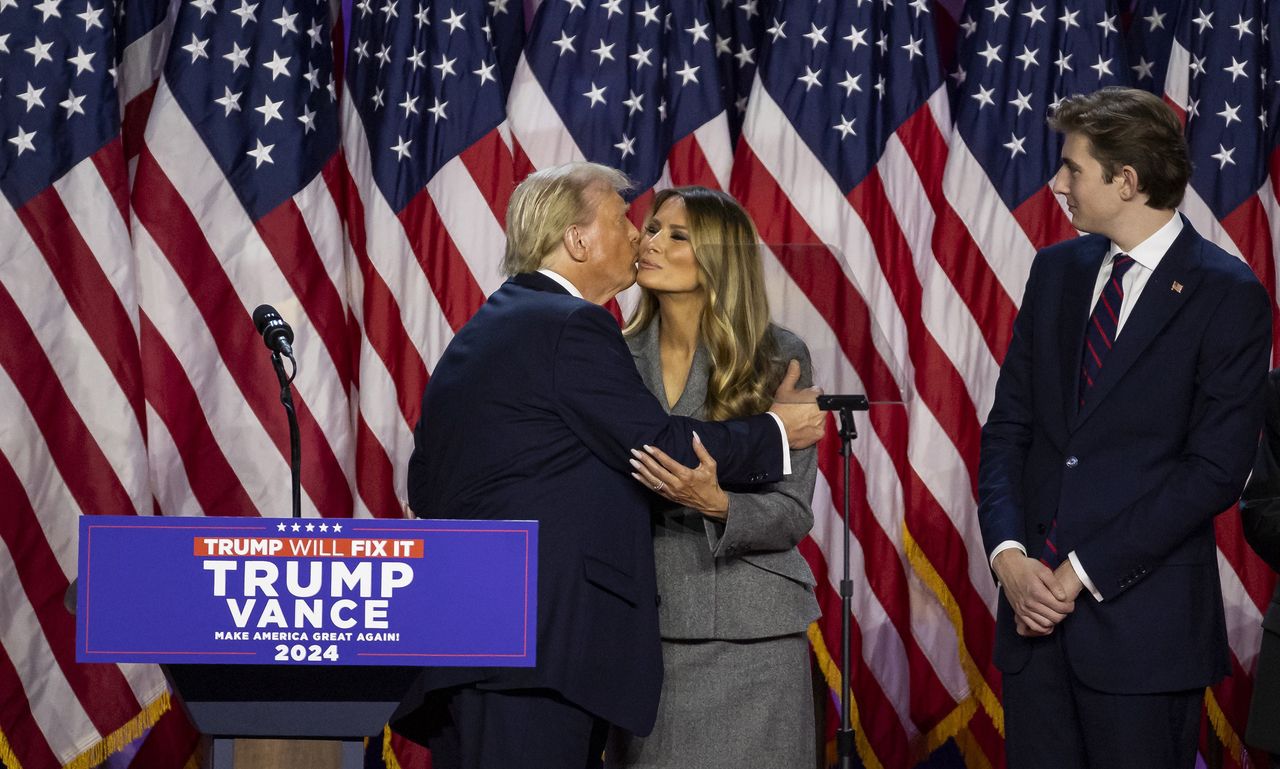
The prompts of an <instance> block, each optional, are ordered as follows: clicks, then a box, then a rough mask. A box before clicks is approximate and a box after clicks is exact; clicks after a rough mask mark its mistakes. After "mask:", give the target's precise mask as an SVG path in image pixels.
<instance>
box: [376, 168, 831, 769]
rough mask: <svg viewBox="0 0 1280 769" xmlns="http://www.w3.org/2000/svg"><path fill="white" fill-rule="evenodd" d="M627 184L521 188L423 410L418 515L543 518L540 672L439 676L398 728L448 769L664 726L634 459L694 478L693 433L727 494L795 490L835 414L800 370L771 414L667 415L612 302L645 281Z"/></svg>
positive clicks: (583, 181)
mask: <svg viewBox="0 0 1280 769" xmlns="http://www.w3.org/2000/svg"><path fill="white" fill-rule="evenodd" d="M626 185H627V180H626V177H624V176H623V175H622V174H621V173H619V172H617V171H614V170H612V169H608V168H605V167H603V166H598V165H594V164H589V163H576V164H570V165H568V166H562V167H559V168H553V169H548V170H545V171H540V172H538V173H536V174H534V175H532V176H530V177H529V178H528V179H526V180H525V181H524V182H522V183H521V184H520V186H519V187H517V189H516V190H515V192H514V194H513V195H512V198H511V203H510V206H509V208H508V211H507V240H508V243H507V252H506V256H505V258H504V269H505V271H506V272H507V274H509V275H512V276H513V277H512V278H511V279H510V280H508V281H507V282H506V283H505V284H504V285H503V286H502V287H501V288H500V289H499V290H498V291H496V292H495V293H494V294H493V296H491V297H490V298H489V300H488V301H487V302H486V303H485V305H484V306H483V307H482V308H481V309H480V310H479V311H478V312H477V313H476V314H475V316H474V317H473V318H472V319H471V320H470V321H469V322H468V323H467V324H466V326H464V327H463V328H462V330H461V331H459V332H458V334H457V336H456V337H455V338H454V339H453V341H452V342H451V343H450V344H449V346H448V348H447V349H446V350H445V353H444V356H443V357H442V358H441V359H440V362H439V364H438V365H437V366H436V368H435V371H434V372H433V373H432V377H431V381H430V383H429V384H428V386H427V389H426V393H425V394H424V395H423V400H422V416H421V421H420V422H419V423H418V427H417V429H416V431H415V433H414V451H413V456H412V458H411V459H410V461H409V505H410V507H411V508H412V509H413V511H414V513H416V514H417V515H419V516H422V517H428V518H484V519H536V520H537V521H538V522H539V528H538V540H539V541H538V551H539V552H538V558H539V560H538V620H537V665H536V667H532V668H429V669H427V670H426V671H425V672H424V674H423V676H422V678H421V680H420V682H419V685H420V691H421V692H422V693H423V694H425V706H424V707H423V708H421V709H420V710H419V712H417V713H416V714H414V715H412V716H410V717H408V718H406V719H402V720H400V721H399V722H398V723H397V726H398V728H400V729H401V730H402V731H405V732H407V733H409V735H410V736H414V737H417V738H419V739H425V741H426V742H427V744H428V745H429V747H430V748H431V749H432V755H433V761H434V765H435V766H437V767H442V768H444V769H448V768H449V767H462V768H465V769H490V768H491V769H505V768H506V767H514V766H519V767H547V768H548V769H551V768H552V767H554V768H555V769H565V768H570V769H578V767H585V766H595V765H598V764H599V762H600V756H601V751H602V749H603V745H604V738H605V736H606V734H607V727H608V725H609V724H615V725H617V726H620V727H622V728H624V729H627V730H629V731H632V732H635V733H637V734H647V733H648V732H649V730H650V729H651V728H652V725H653V720H654V716H655V713H656V709H657V701H658V692H659V690H660V688H661V682H662V660H661V652H660V645H659V638H658V620H657V603H658V599H659V597H658V595H657V591H656V587H655V577H654V563H653V545H652V541H651V536H650V529H649V525H650V524H649V521H650V518H649V507H650V502H651V497H650V495H649V494H648V491H647V490H646V489H645V488H644V487H643V486H641V485H639V484H637V483H636V482H635V481H634V480H632V478H631V476H630V473H631V470H632V466H631V451H632V450H634V449H638V448H640V447H642V446H646V445H652V446H657V447H659V448H661V449H662V450H663V451H666V452H668V453H671V454H673V455H674V456H676V457H678V458H679V461H681V462H683V463H684V464H686V465H696V464H698V463H697V460H696V456H695V455H694V453H693V450H692V444H691V436H692V433H693V432H694V431H695V430H696V431H697V433H698V435H699V436H700V437H701V439H702V442H703V443H704V444H705V445H706V447H707V449H708V450H709V451H710V452H711V453H712V454H713V455H714V456H715V457H716V458H717V463H718V467H719V472H720V474H721V477H722V478H724V479H725V480H726V481H737V482H742V483H765V482H772V481H776V480H778V479H780V478H781V476H782V475H783V474H784V473H785V472H789V468H785V467H784V464H786V462H787V460H786V456H785V455H786V453H787V452H786V450H785V449H786V448H787V445H788V443H789V444H790V445H791V447H793V448H799V447H803V446H808V445H812V444H813V443H815V442H816V441H817V440H818V439H819V438H820V437H821V434H822V426H823V421H824V420H823V419H822V415H821V413H820V412H819V411H818V409H817V406H816V404H815V403H813V401H814V395H815V394H816V393H815V392H810V391H803V392H802V393H796V391H795V390H794V383H795V380H796V374H798V367H795V370H794V371H793V376H791V377H789V379H788V381H787V382H784V383H783V387H782V388H780V389H779V391H778V394H777V395H776V396H775V397H776V398H778V399H779V400H783V399H799V398H801V397H804V398H807V400H808V403H804V404H801V403H786V404H784V403H775V404H774V407H773V409H772V410H771V412H770V413H768V414H762V415H757V416H754V417H751V418H747V419H741V420H733V421H729V422H721V423H706V422H700V421H696V420H693V419H689V418H684V417H676V416H669V415H668V414H667V413H666V412H665V411H664V410H663V409H662V407H661V406H660V405H659V404H658V402H657V401H656V400H655V399H654V398H653V396H652V395H650V393H649V391H648V389H647V388H646V387H645V385H644V382H643V381H642V380H641V378H640V374H639V373H638V372H637V371H636V368H635V364H634V363H633V361H632V358H631V352H630V350H629V349H628V348H627V345H626V343H625V342H624V341H623V338H622V334H621V332H620V330H619V328H618V324H617V322H616V321H615V320H614V318H613V316H612V315H611V314H610V313H609V312H608V311H607V310H605V309H604V308H603V307H601V306H600V305H602V304H604V303H605V302H607V301H608V300H609V299H611V298H612V297H613V296H614V295H615V294H617V293H618V292H619V291H621V290H623V289H625V288H627V287H628V286H630V285H631V283H632V282H633V281H634V280H635V261H636V253H637V248H638V246H639V233H638V232H637V230H636V228H635V226H634V225H632V224H631V222H630V220H628V219H627V216H626V213H627V205H626V203H625V202H624V200H623V199H622V197H621V196H620V195H619V190H621V189H624V188H625V187H626Z"/></svg>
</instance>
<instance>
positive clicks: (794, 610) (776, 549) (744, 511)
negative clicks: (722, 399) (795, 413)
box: [627, 318, 819, 640]
mask: <svg viewBox="0 0 1280 769" xmlns="http://www.w3.org/2000/svg"><path fill="white" fill-rule="evenodd" d="M659 322H660V321H659V320H658V319H657V318H655V319H654V321H653V322H652V323H650V324H649V327H648V328H646V329H644V330H643V331H641V332H639V333H638V334H635V335H633V336H631V337H628V338H627V344H628V346H629V347H630V348H631V353H632V355H633V356H634V357H635V363H636V368H637V369H638V370H639V371H640V376H641V377H643V379H644V382H645V384H646V385H647V386H648V387H649V390H650V391H651V392H653V393H654V394H655V395H656V396H657V398H658V400H659V402H661V403H662V405H663V407H664V408H667V409H668V410H669V411H670V412H671V413H674V414H677V415H683V416H691V417H701V416H702V415H703V409H702V406H703V401H704V400H706V394H707V377H708V370H709V364H710V358H709V355H708V353H707V351H706V349H705V348H704V347H703V346H702V345H699V346H698V349H697V351H696V352H695V353H694V356H693V363H692V365H691V367H690V371H689V379H688V381H687V382H686V383H685V387H684V392H683V393H681V395H680V399H679V401H677V402H676V404H675V406H674V407H670V406H669V402H668V400H667V397H666V391H665V388H664V387H663V383H662V362H661V358H660V356H659V352H658V328H659ZM769 331H770V333H772V334H773V335H774V339H775V340H776V341H777V342H778V347H779V350H780V353H781V357H782V360H783V361H784V362H785V361H787V360H789V359H791V358H795V359H796V360H798V361H799V362H800V366H801V377H800V384H799V386H800V387H807V386H809V385H810V384H811V382H812V379H813V371H812V367H811V364H810V360H809V350H808V348H807V347H805V345H804V342H802V341H800V339H799V337H797V336H796V335H794V334H792V333H791V332H789V331H786V330H785V329H782V328H779V327H778V326H770V327H769ZM816 473H817V451H816V449H815V448H809V449H805V450H803V451H793V452H791V474H790V475H788V476H786V477H785V478H784V479H783V480H782V481H781V482H778V483H774V484H769V485H767V486H759V487H750V488H740V489H739V490H738V491H735V490H734V489H733V488H729V487H726V489H725V491H726V492H728V494H729V515H728V519H727V522H724V523H721V522H719V521H714V520H711V519H709V518H706V517H705V516H703V515H702V514H701V513H698V512H696V511H693V510H690V509H688V508H683V507H676V506H675V505H674V504H672V503H670V502H667V503H666V506H665V507H662V506H661V505H659V506H658V507H657V508H656V510H657V511H656V512H655V514H654V541H653V545H654V557H655V559H656V563H657V572H658V595H659V600H660V602H661V603H660V604H659V606H658V611H659V626H660V629H661V632H662V637H663V638H669V639H720V640H741V639H750V638H769V637H773V636H780V635H786V634H790V633H798V632H803V631H804V630H805V629H806V628H807V627H808V626H809V623H810V622H812V621H813V620H814V619H816V618H817V617H818V614H819V610H818V603H817V600H816V599H815V598H814V595H813V585H814V579H813V574H812V572H811V571H810V569H809V564H808V563H807V562H806V561H805V560H804V557H803V556H802V555H800V552H799V551H798V550H796V547H795V546H796V544H797V543H799V542H800V540H802V539H803V538H804V537H805V536H806V535H808V533H809V529H810V528H811V527H812V526H813V511H812V509H811V508H810V501H811V500H812V498H813V487H814V479H815V474H816ZM663 502H665V500H663Z"/></svg>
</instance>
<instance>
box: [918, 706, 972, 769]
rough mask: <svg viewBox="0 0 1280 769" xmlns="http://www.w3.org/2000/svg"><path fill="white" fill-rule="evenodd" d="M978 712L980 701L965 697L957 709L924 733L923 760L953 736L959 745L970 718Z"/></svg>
mask: <svg viewBox="0 0 1280 769" xmlns="http://www.w3.org/2000/svg"><path fill="white" fill-rule="evenodd" d="M977 712H978V702H977V700H975V699H974V698H973V697H965V698H964V700H962V701H961V702H960V703H959V704H958V705H956V707H955V709H954V710H952V711H951V712H950V713H948V714H947V716H946V717H945V718H943V719H942V720H941V721H939V722H938V723H937V724H935V725H934V727H933V728H932V729H930V730H929V733H928V734H926V735H924V753H923V754H922V755H921V756H920V759H921V760H924V759H925V758H928V757H929V754H931V753H933V751H935V750H937V749H938V748H940V747H942V746H943V745H945V744H946V742H947V740H949V739H951V738H952V737H955V738H956V745H957V747H958V746H959V744H960V740H959V736H960V732H961V731H962V730H963V729H964V728H965V727H966V726H968V725H969V720H970V719H971V718H973V714H974V713H977Z"/></svg>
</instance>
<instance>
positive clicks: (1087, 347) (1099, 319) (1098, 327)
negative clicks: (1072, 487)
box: [1040, 254, 1134, 569]
mask: <svg viewBox="0 0 1280 769" xmlns="http://www.w3.org/2000/svg"><path fill="white" fill-rule="evenodd" d="M1133 265H1134V261H1133V257H1132V256H1129V255H1128V254H1116V256H1115V259H1114V260H1112V263H1111V277H1109V278H1107V284H1106V285H1105V286H1103V287H1102V294H1101V295H1099V296H1098V303H1097V304H1095V305H1094V306H1093V313H1092V314H1091V315H1090V316H1089V325H1088V326H1086V327H1085V331H1084V354H1083V356H1082V360H1081V363H1080V402H1079V403H1077V404H1076V405H1077V406H1078V407H1082V406H1084V399H1085V396H1086V395H1087V394H1088V392H1089V390H1091V389H1092V388H1093V383H1094V382H1096V381H1098V374H1099V373H1101V371H1102V364H1103V362H1104V361H1106V359H1107V353H1109V352H1111V347H1112V345H1114V344H1115V341H1116V332H1117V329H1118V327H1119V325H1120V303H1121V301H1123V300H1124V284H1123V281H1124V274H1125V273H1126V272H1128V271H1129V268H1130V267H1132V266H1133ZM1057 533H1058V519H1057V517H1054V519H1053V522H1052V523H1050V524H1049V534H1048V536H1046V537H1045V540H1044V552H1043V553H1041V554H1040V561H1041V562H1042V563H1044V565H1045V566H1048V567H1049V568H1050V569H1053V568H1056V567H1057V565H1058V564H1059V563H1061V562H1062V557H1061V556H1059V555H1058V545H1057V542H1055V541H1054V540H1055V538H1056V536H1057Z"/></svg>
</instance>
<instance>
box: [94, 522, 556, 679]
mask: <svg viewBox="0 0 1280 769" xmlns="http://www.w3.org/2000/svg"><path fill="white" fill-rule="evenodd" d="M321 525H324V526H325V527H326V529H327V531H323V532H322V531H320V529H319V527H320V526H321ZM295 526H297V530H296V531H295V530H294V527H295ZM281 527H283V528H281ZM308 527H311V529H312V530H311V531H308V530H307V528H308ZM203 538H215V539H219V538H221V539H228V538H238V539H247V538H253V539H258V540H263V539H299V540H316V541H317V546H319V545H320V544H321V543H323V545H324V546H325V547H326V548H328V549H329V550H330V551H333V550H334V549H335V548H336V549H337V551H338V552H347V553H349V552H350V551H351V549H352V547H353V545H352V542H354V541H356V540H421V541H422V557H420V558H408V557H308V556H300V557H294V556H284V555H276V556H265V555H239V556H237V555H199V554H197V547H198V546H197V540H198V539H203ZM334 540H344V541H345V542H334ZM285 552H287V549H286V550H285ZM388 552H394V551H391V550H389V551H388ZM537 553H538V530H537V523H536V522H534V521H455V520H448V521H445V520H384V519H368V518H350V519H317V518H306V519H293V518H165V517H154V518H153V517H134V516H84V517H82V518H81V519H80V577H79V588H78V590H79V592H78V611H77V614H76V659H77V661H80V662H159V663H187V664H190V663H218V664H237V663H241V664H329V665H333V664H341V665H443V666H456V665H484V666H507V667H532V666H533V664H534V660H535V648H534V646H535V640H534V639H535V629H536V622H537V605H536V602H537V579H538V574H537ZM211 560H212V561H223V562H227V561H233V562H235V563H236V565H235V568H234V570H232V571H228V572H227V573H226V583H225V587H226V595H225V596H216V595H214V582H215V572H213V571H210V570H207V569H206V568H205V567H204V563H205V562H206V561H211ZM249 561H254V562H270V563H272V564H274V565H275V566H276V567H277V569H278V572H279V578H278V579H277V580H276V581H275V582H274V583H273V587H274V588H275V590H276V591H277V592H278V596H276V597H275V598H276V600H278V601H279V605H280V608H281V610H282V612H283V616H284V618H285V620H286V622H287V625H288V627H279V626H277V625H275V624H270V623H268V624H266V626H264V627H260V626H259V625H260V624H261V622H262V618H263V614H262V609H263V608H264V605H265V602H266V601H267V600H268V599H269V598H271V596H268V595H264V594H263V592H262V591H257V594H256V595H253V596H246V594H245V590H244V589H243V585H244V572H245V563H246V562H249ZM289 562H296V563H297V564H298V566H297V568H298V570H299V574H300V578H299V580H298V582H299V583H301V585H303V586H304V587H305V586H306V585H307V583H308V581H309V578H310V576H311V568H312V567H311V564H313V563H317V562H318V563H320V564H321V566H322V574H323V575H324V582H323V588H322V589H321V590H320V591H319V592H318V593H317V594H315V595H314V596H309V597H305V598H295V597H293V596H291V595H289V593H288V590H287V588H286V576H285V575H286V564H288V563H289ZM334 562H341V563H344V564H346V565H347V567H348V568H349V569H352V570H354V569H356V568H357V566H358V565H359V564H371V566H372V569H371V576H372V579H371V585H370V587H371V590H372V592H371V595H370V596H369V597H368V598H364V597H362V596H361V595H360V594H359V592H358V591H353V590H350V589H346V588H341V595H340V596H339V597H333V596H332V587H333V584H334V581H333V580H332V579H331V571H330V570H331V569H332V568H333V567H332V564H333V563H334ZM386 563H396V564H406V565H407V566H408V567H410V568H411V569H412V572H413V578H412V582H411V583H410V584H408V585H405V586H403V587H399V588H396V589H394V590H393V591H392V592H391V594H390V596H389V597H386V598H384V597H383V596H382V594H381V582H380V580H379V578H378V577H379V574H380V571H381V569H382V564H386ZM397 568H402V567H397ZM228 599H236V600H237V601H238V606H239V607H241V608H243V607H244V606H246V605H247V601H248V600H255V604H254V608H253V610H252V611H250V612H249V613H248V615H247V617H246V624H245V626H244V627H237V625H236V624H235V622H234V620H233V612H232V611H231V609H230V608H229V606H228ZM342 599H349V600H352V601H354V602H355V603H356V607H355V608H354V609H351V608H350V607H347V608H346V610H344V611H342V612H340V614H339V616H340V617H345V618H350V619H355V620H356V621H357V623H356V625H355V626H353V627H350V628H340V627H338V626H337V625H335V624H334V622H333V617H332V616H331V614H330V612H331V609H332V607H333V605H334V603H335V602H337V601H340V600H342ZM297 600H301V601H304V602H306V604H307V605H308V606H310V605H311V604H312V602H314V601H321V602H322V608H323V617H322V621H321V626H320V627H312V626H311V625H310V624H309V623H307V622H305V621H304V622H302V623H301V625H300V626H299V625H297V624H295V620H296V619H299V618H297V617H295V601H297ZM383 600H385V601H386V607H385V609H383V611H384V612H385V615H384V620H385V622H386V625H387V626H386V627H385V628H376V627H365V626H364V621H365V612H364V608H363V607H364V602H365V601H383ZM237 632H243V633H247V639H248V640H243V639H241V638H237V637H233V638H218V637H216V636H217V634H218V633H237ZM257 633H267V634H275V633H302V634H305V639H304V638H301V637H299V638H297V639H287V640H286V639H285V638H281V639H277V638H275V637H272V636H267V637H265V638H258V639H257V640H255V638H254V637H255V634H257ZM326 633H327V634H339V633H341V634H349V636H347V637H346V638H342V637H341V636H339V637H337V638H335V637H334V636H332V635H331V636H330V637H329V638H324V639H323V640H322V639H321V638H317V634H326ZM361 633H364V634H366V635H368V634H384V635H383V636H382V637H378V636H375V635H370V636H369V637H368V638H367V639H366V640H360V634H361ZM339 639H340V640H339ZM299 647H300V648H299ZM313 647H314V648H313ZM298 657H301V659H299V658H298Z"/></svg>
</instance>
